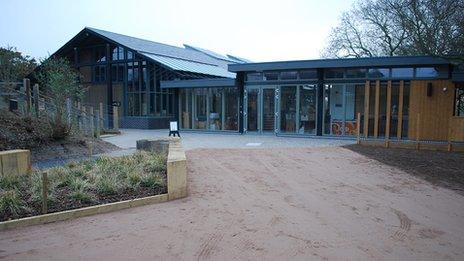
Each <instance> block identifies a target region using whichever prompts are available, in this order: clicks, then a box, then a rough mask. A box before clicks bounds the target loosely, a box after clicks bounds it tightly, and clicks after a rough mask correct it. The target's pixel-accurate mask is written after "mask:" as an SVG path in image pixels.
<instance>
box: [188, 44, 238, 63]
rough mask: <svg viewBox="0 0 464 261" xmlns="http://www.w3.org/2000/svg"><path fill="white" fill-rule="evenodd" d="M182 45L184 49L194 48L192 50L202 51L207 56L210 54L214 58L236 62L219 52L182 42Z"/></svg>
mask: <svg viewBox="0 0 464 261" xmlns="http://www.w3.org/2000/svg"><path fill="white" fill-rule="evenodd" d="M184 47H185V49H189V50H194V51H197V52H202V53H204V54H206V55H208V56H211V57H213V58H215V59H219V60H223V61H226V62H232V63H236V61H235V60H232V59H230V58H229V57H227V56H224V55H222V54H219V53H216V52H213V51H210V50H207V49H203V48H200V47H195V46H192V45H189V44H184Z"/></svg>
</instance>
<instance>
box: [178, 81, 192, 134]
mask: <svg viewBox="0 0 464 261" xmlns="http://www.w3.org/2000/svg"><path fill="white" fill-rule="evenodd" d="M180 107H181V109H180V111H181V121H180V122H181V123H180V124H181V128H183V129H191V128H192V126H191V123H192V93H191V92H190V90H180Z"/></svg>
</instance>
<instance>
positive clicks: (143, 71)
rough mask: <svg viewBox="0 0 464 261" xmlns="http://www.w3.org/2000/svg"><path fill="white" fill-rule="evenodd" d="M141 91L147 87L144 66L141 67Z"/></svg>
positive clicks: (146, 75)
mask: <svg viewBox="0 0 464 261" xmlns="http://www.w3.org/2000/svg"><path fill="white" fill-rule="evenodd" d="M141 77H142V80H141V82H142V91H145V90H146V89H147V85H148V74H147V68H146V67H143V68H142V75H141Z"/></svg>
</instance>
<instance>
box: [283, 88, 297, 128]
mask: <svg viewBox="0 0 464 261" xmlns="http://www.w3.org/2000/svg"><path fill="white" fill-rule="evenodd" d="M280 131H281V132H283V133H295V132H296V86H282V87H281V97H280Z"/></svg>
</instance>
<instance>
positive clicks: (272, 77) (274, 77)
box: [264, 72, 279, 81]
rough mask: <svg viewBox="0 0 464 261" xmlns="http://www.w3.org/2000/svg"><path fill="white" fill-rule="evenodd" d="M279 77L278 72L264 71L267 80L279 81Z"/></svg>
mask: <svg viewBox="0 0 464 261" xmlns="http://www.w3.org/2000/svg"><path fill="white" fill-rule="evenodd" d="M278 79H279V73H278V72H266V73H264V80H265V81H277V80H278Z"/></svg>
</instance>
